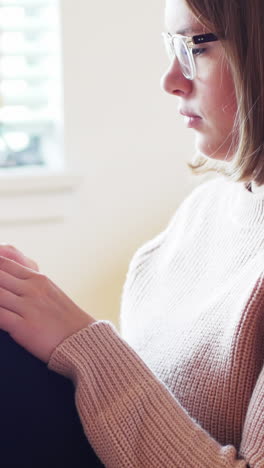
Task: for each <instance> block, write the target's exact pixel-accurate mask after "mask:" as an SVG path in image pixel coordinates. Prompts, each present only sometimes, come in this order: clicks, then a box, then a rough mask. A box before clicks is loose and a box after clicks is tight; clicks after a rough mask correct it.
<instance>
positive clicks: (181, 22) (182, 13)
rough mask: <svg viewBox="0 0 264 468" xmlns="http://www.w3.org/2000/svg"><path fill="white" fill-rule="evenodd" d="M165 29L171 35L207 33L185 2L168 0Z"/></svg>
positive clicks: (182, 0)
mask: <svg viewBox="0 0 264 468" xmlns="http://www.w3.org/2000/svg"><path fill="white" fill-rule="evenodd" d="M165 27H166V28H167V30H168V31H169V32H171V33H177V34H185V35H192V33H193V34H198V33H202V32H206V31H205V28H204V26H202V24H201V23H200V22H199V21H198V19H197V18H196V17H195V16H194V15H193V13H192V12H191V10H190V9H189V7H188V6H187V4H186V2H185V0H166V5H165Z"/></svg>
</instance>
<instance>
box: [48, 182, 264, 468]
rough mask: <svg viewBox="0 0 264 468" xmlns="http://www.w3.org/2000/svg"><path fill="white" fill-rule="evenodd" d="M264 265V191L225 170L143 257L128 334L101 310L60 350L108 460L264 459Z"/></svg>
mask: <svg viewBox="0 0 264 468" xmlns="http://www.w3.org/2000/svg"><path fill="white" fill-rule="evenodd" d="M263 272H264V194H263V196H262V197H261V196H259V194H258V196H257V194H256V193H251V192H250V191H249V190H248V189H247V188H246V186H245V184H241V183H234V182H232V181H229V180H227V179H226V178H224V177H223V176H220V177H218V178H216V179H215V180H212V181H210V182H206V183H205V184H202V185H200V186H199V187H197V188H196V189H195V190H194V191H193V192H192V193H191V195H189V196H188V197H187V198H186V199H185V201H184V202H183V203H182V204H181V206H180V207H179V208H178V210H177V212H176V214H175V216H174V217H173V219H172V220H171V222H170V224H169V226H168V227H167V229H166V230H165V231H164V232H163V233H161V234H160V235H158V236H157V237H156V238H155V239H154V240H152V241H150V242H148V243H147V244H146V245H145V246H143V247H142V248H141V249H139V251H138V252H137V253H136V255H135V256H134V258H133V260H132V262H131V264H130V268H129V272H128V276H127V281H126V284H125V288H124V294H123V300H122V310H121V329H122V335H123V338H121V336H120V335H119V334H118V333H117V332H116V330H115V329H114V327H112V325H111V324H109V323H108V322H104V321H100V322H97V323H95V324H94V325H92V326H90V327H88V328H86V329H82V330H80V331H79V332H78V333H76V334H74V335H72V336H71V337H69V338H67V339H66V340H65V341H64V342H63V343H61V344H60V345H59V346H58V348H57V349H56V350H55V351H54V353H53V355H52V357H51V360H50V362H49V367H50V368H51V369H53V370H55V371H56V372H59V373H62V374H64V375H66V376H68V377H70V378H71V379H72V380H73V381H74V383H75V385H76V404H77V409H78V411H79V414H80V418H81V420H82V423H83V427H84V430H85V433H86V435H87V438H88V439H89V441H90V443H91V444H92V445H93V447H94V449H95V450H96V452H97V453H98V455H99V457H100V458H101V460H102V461H103V463H104V464H105V466H106V467H107V468H108V467H109V468H118V467H122V468H129V467H131V468H132V467H133V468H136V467H138V468H218V467H219V468H222V467H230V468H231V467H232V468H244V467H246V466H250V467H252V468H264V369H263V357H264V319H263V315H264V281H263Z"/></svg>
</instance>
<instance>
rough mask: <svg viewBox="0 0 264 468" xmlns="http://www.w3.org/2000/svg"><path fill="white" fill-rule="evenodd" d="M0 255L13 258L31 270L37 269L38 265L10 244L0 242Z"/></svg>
mask: <svg viewBox="0 0 264 468" xmlns="http://www.w3.org/2000/svg"><path fill="white" fill-rule="evenodd" d="M0 256H1V257H6V258H9V259H10V260H14V261H15V262H17V263H20V264H21V265H24V266H25V267H28V268H31V269H32V270H35V271H39V268H38V265H37V263H36V262H34V260H31V258H28V257H26V256H25V255H24V254H23V253H22V252H21V251H20V250H18V249H17V248H16V247H14V246H13V245H10V244H5V243H4V242H1V243H0Z"/></svg>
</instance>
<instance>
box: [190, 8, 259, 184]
mask: <svg viewBox="0 0 264 468" xmlns="http://www.w3.org/2000/svg"><path fill="white" fill-rule="evenodd" d="M186 4H187V5H188V7H189V8H190V10H191V11H192V13H193V14H194V15H195V16H196V18H197V19H198V20H199V22H200V23H201V24H202V25H203V26H205V27H206V28H208V29H210V32H214V33H215V34H217V35H218V36H219V38H220V41H221V43H222V45H223V48H224V51H225V56H226V59H227V61H228V63H229V66H230V70H231V74H232V77H233V80H234V86H235V92H236V100H237V113H236V117H235V122H234V128H233V135H234V136H233V142H234V141H236V144H235V148H236V150H235V154H234V156H233V157H232V159H231V160H230V161H219V160H213V159H209V158H207V157H205V156H203V155H202V154H200V153H197V154H195V156H194V159H193V161H192V162H191V163H188V166H189V167H190V168H191V170H192V172H193V173H194V174H204V173H206V172H208V171H216V172H219V173H222V174H224V175H226V176H228V177H230V178H232V179H233V180H234V181H236V182H244V181H246V182H248V181H250V180H255V182H256V184H258V185H262V184H264V48H263V32H264V27H263V25H264V3H263V0H250V1H249V0H232V1H230V0H186ZM231 145H232V143H231Z"/></svg>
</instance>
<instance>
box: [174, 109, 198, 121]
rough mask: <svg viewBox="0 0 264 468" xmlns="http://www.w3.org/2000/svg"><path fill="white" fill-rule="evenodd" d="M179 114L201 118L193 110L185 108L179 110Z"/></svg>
mask: <svg viewBox="0 0 264 468" xmlns="http://www.w3.org/2000/svg"><path fill="white" fill-rule="evenodd" d="M179 112H180V114H181V115H184V116H185V117H196V118H197V117H198V118H199V119H201V117H200V115H197V114H194V113H193V112H191V111H185V110H181V109H180V110H179Z"/></svg>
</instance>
